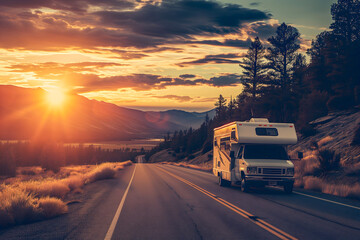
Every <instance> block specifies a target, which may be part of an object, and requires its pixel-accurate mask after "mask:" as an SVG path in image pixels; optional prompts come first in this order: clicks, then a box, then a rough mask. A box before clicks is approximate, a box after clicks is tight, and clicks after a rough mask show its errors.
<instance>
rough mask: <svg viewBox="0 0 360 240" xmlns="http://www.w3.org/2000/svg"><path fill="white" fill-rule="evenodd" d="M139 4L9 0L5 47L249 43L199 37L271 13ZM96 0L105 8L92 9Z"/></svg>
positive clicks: (0, 35) (186, 0)
mask: <svg viewBox="0 0 360 240" xmlns="http://www.w3.org/2000/svg"><path fill="white" fill-rule="evenodd" d="M138 4H139V2H136V3H135V4H134V3H133V2H132V1H123V0H102V1H98V0H32V1H29V0H3V1H0V48H8V49H11V48H17V49H28V50H51V51H52V50H62V49H67V48H78V49H94V48H101V47H103V48H104V47H119V48H120V47H135V48H139V49H147V48H149V51H155V52H159V51H165V49H164V50H162V48H168V47H167V46H166V47H165V46H164V45H166V44H168V45H170V44H172V45H174V44H191V43H197V44H208V45H218V46H230V47H247V46H249V42H248V41H247V40H246V41H243V40H231V39H226V40H224V41H222V42H220V41H197V40H196V38H197V37H200V36H201V37H204V36H205V37H210V36H219V35H224V34H228V33H237V34H240V33H241V29H242V28H243V27H244V24H247V23H252V22H257V21H262V20H266V19H269V14H268V13H266V12H263V11H260V10H256V9H249V8H245V7H242V6H240V5H237V4H222V3H220V2H215V1H206V0H178V1H174V0H163V1H162V2H161V3H157V4H154V3H141V4H142V5H141V6H142V7H140V5H139V6H138V7H137V8H134V6H135V5H138ZM91 6H96V7H100V8H102V9H104V10H103V11H98V12H88V9H89V7H91ZM37 8H50V9H55V10H62V11H60V12H54V13H46V14H45V13H43V12H41V11H38V10H37V11H34V10H35V9H37ZM124 8H127V9H126V10H123V9H124ZM14 9H15V10H14ZM79 12H81V13H79ZM78 26H80V27H81V28H79V27H78ZM168 50H170V48H169V49H168ZM171 50H173V51H182V50H181V49H177V50H176V49H175V48H172V49H171ZM149 53H150V52H149ZM120 55H121V54H120ZM141 57H143V55H139V54H136V53H133V54H130V53H129V54H128V55H126V54H123V58H124V59H134V58H141Z"/></svg>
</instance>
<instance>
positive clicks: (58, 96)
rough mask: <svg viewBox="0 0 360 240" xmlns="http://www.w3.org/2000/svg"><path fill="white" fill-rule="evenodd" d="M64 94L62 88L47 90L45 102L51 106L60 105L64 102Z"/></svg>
mask: <svg viewBox="0 0 360 240" xmlns="http://www.w3.org/2000/svg"><path fill="white" fill-rule="evenodd" d="M65 99H66V94H65V92H64V91H63V90H62V89H59V88H56V89H52V90H51V91H48V92H47V95H46V100H47V103H48V104H49V105H50V106H52V107H60V106H62V105H63V104H64V102H65Z"/></svg>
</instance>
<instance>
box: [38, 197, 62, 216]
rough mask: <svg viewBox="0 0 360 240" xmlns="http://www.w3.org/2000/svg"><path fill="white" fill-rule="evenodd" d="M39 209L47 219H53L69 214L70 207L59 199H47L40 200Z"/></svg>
mask: <svg viewBox="0 0 360 240" xmlns="http://www.w3.org/2000/svg"><path fill="white" fill-rule="evenodd" d="M38 204H39V209H40V210H41V213H42V215H43V216H44V217H45V218H52V217H56V216H58V215H61V214H64V213H67V211H68V206H67V205H66V204H65V203H64V202H63V201H61V200H60V199H58V198H53V197H45V198H40V199H39V200H38Z"/></svg>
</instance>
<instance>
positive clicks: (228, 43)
mask: <svg viewBox="0 0 360 240" xmlns="http://www.w3.org/2000/svg"><path fill="white" fill-rule="evenodd" d="M184 43H187V44H204V45H213V46H224V47H236V48H247V47H249V46H250V43H251V39H246V40H245V41H244V40H240V39H225V40H224V41H222V42H220V41H217V40H202V41H195V40H194V41H184Z"/></svg>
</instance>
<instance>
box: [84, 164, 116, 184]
mask: <svg viewBox="0 0 360 240" xmlns="http://www.w3.org/2000/svg"><path fill="white" fill-rule="evenodd" d="M115 174H116V170H115V168H114V166H113V165H111V164H109V163H103V164H101V165H99V166H98V167H96V168H95V169H94V170H92V171H91V172H89V173H88V174H87V175H86V182H90V183H91V182H96V181H99V180H103V179H110V178H114V177H115Z"/></svg>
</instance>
